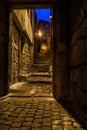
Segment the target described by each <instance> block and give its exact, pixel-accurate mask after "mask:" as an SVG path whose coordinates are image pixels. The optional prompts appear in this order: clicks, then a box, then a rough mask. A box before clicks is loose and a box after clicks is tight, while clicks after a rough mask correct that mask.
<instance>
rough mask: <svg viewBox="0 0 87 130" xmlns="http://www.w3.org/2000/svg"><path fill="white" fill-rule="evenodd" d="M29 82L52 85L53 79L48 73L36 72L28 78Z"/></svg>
mask: <svg viewBox="0 0 87 130" xmlns="http://www.w3.org/2000/svg"><path fill="white" fill-rule="evenodd" d="M28 82H29V83H33V84H37V83H38V84H39V83H40V84H52V78H51V77H50V75H49V73H48V72H34V73H32V74H31V76H30V77H28Z"/></svg>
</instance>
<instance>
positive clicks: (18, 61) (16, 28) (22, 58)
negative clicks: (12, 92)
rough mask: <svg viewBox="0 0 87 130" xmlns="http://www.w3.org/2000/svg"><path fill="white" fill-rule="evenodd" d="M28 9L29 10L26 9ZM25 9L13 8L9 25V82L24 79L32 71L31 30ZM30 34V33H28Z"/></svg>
mask: <svg viewBox="0 0 87 130" xmlns="http://www.w3.org/2000/svg"><path fill="white" fill-rule="evenodd" d="M28 11H29V10H28ZM28 11H27V10H13V11H12V12H11V13H10V27H9V37H10V42H9V66H10V67H9V76H10V84H12V83H15V82H18V81H22V80H24V79H26V78H25V77H26V75H29V74H30V72H31V71H32V64H33V59H32V58H33V32H32V28H31V26H30V20H29V24H28V19H29V17H28V14H27V13H28ZM26 21H27V22H26ZM29 34H30V35H29Z"/></svg>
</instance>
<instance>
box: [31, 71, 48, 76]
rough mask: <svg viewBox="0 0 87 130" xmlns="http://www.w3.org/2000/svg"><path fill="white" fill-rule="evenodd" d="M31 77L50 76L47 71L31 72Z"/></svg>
mask: <svg viewBox="0 0 87 130" xmlns="http://www.w3.org/2000/svg"><path fill="white" fill-rule="evenodd" d="M31 77H50V75H49V73H48V72H33V73H32V74H31Z"/></svg>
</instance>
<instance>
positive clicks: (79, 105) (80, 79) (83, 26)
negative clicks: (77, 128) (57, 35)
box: [70, 0, 87, 120]
mask: <svg viewBox="0 0 87 130" xmlns="http://www.w3.org/2000/svg"><path fill="white" fill-rule="evenodd" d="M71 7H72V8H71V14H72V15H71V35H72V38H71V58H70V60H71V63H70V68H71V70H70V93H71V102H72V104H73V106H74V109H75V111H76V112H77V114H79V115H80V117H81V119H83V120H84V119H86V120H87V1H86V0H83V1H81V0H78V1H75V0H72V5H71Z"/></svg>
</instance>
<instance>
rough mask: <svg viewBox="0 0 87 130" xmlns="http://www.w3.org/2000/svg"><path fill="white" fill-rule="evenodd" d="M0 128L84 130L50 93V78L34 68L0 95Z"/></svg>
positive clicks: (14, 129)
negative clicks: (26, 76) (0, 96)
mask: <svg viewBox="0 0 87 130" xmlns="http://www.w3.org/2000/svg"><path fill="white" fill-rule="evenodd" d="M0 130H84V129H83V128H82V127H81V125H80V124H79V123H78V122H77V121H76V119H75V118H74V117H73V116H72V115H71V114H70V113H69V112H68V111H67V110H66V109H65V108H64V107H63V106H62V105H61V104H60V103H58V102H57V101H56V100H55V99H54V97H53V95H52V78H51V77H50V76H49V74H48V73H47V72H44V73H42V72H38V73H37V72H35V73H32V75H31V77H30V78H28V79H27V81H26V82H18V83H15V84H14V85H11V86H10V90H9V94H8V95H7V96H6V97H5V98H1V99H0Z"/></svg>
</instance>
